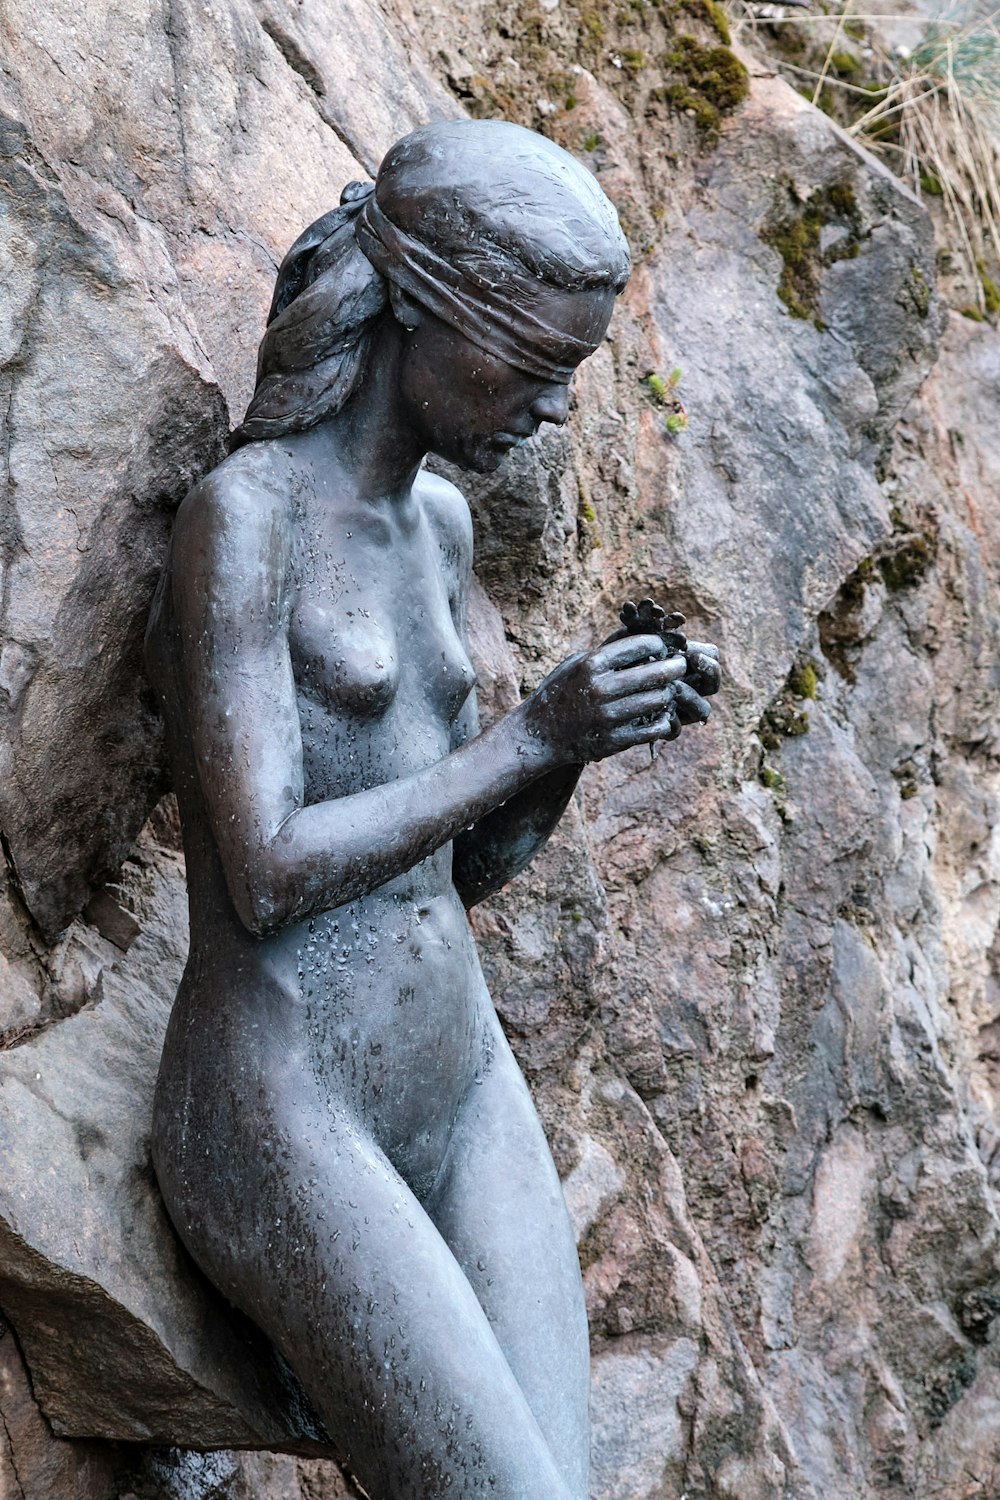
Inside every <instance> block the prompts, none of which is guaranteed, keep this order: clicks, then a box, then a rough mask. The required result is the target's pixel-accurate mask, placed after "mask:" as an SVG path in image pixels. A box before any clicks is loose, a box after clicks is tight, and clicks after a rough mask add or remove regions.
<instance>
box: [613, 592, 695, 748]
mask: <svg viewBox="0 0 1000 1500" xmlns="http://www.w3.org/2000/svg"><path fill="white" fill-rule="evenodd" d="M618 618H619V619H620V620H621V622H622V628H621V630H618V631H616V632H615V634H614V635H613V636H611V637H610V638H609V639H610V640H612V641H617V640H621V639H622V638H623V637H626V636H631V637H633V638H635V639H638V638H645V637H648V636H649V635H656V636H658V637H659V638H660V639H661V640H662V641H663V642H664V643H665V645H666V647H667V649H668V651H670V652H671V653H673V652H682V653H683V654H684V656H685V658H686V666H685V670H684V677H683V681H681V682H679V683H678V684H677V690H676V702H677V718H678V722H679V723H680V724H704V723H705V720H706V719H707V718H708V716H709V714H710V713H711V705H710V704H708V703H706V702H705V699H706V698H709V697H711V695H712V694H713V693H717V692H718V691H719V683H720V681H721V677H722V669H721V667H720V665H719V648H718V647H717V646H713V645H711V644H710V643H708V642H704V641H689V640H688V638H687V636H686V635H685V634H684V632H683V631H682V630H681V628H680V627H681V626H682V625H683V624H684V616H683V615H682V614H680V613H679V612H677V611H674V612H673V613H668V612H667V611H666V610H665V609H664V608H663V606H662V604H657V603H656V601H655V600H654V599H642V600H640V602H639V603H638V604H636V603H635V601H634V600H632V599H626V601H625V603H624V604H623V605H622V608H621V613H620V614H619V616H618Z"/></svg>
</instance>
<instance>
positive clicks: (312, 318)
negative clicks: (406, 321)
mask: <svg viewBox="0 0 1000 1500" xmlns="http://www.w3.org/2000/svg"><path fill="white" fill-rule="evenodd" d="M371 192H372V184H371V183H361V182H351V183H348V185H347V187H346V188H345V189H344V191H343V193H342V194H341V198H340V207H339V208H335V209H333V210H332V211H331V212H330V213H327V214H324V215H323V217H322V218H321V219H317V220H316V222H315V223H314V224H310V226H309V228H308V229H306V230H305V231H304V232H303V233H302V234H300V235H299V237H298V239H297V240H296V241H295V244H294V245H293V246H292V248H291V249H290V250H289V252H288V254H287V255H286V256H285V258H284V260H283V261H282V262H281V266H280V267H279V270H278V279H277V282H276V284H275V288H274V298H273V300H272V302H271V311H270V313H269V314H268V319H267V332H266V333H265V335H264V338H263V340H262V342H261V346H260V352H259V354H258V356H257V385H256V389H255V390H254V394H253V399H252V401H251V402H250V405H249V406H248V407H247V412H246V416H245V417H244V418H243V421H242V423H241V424H240V426H239V427H237V429H236V431H235V432H234V433H233V434H232V436H231V437H230V439H229V451H230V452H233V451H234V450H235V449H236V448H240V447H242V446H243V444H244V443H252V442H256V441H258V440H259V439H261V438H276V437H284V436H285V435H286V434H287V433H290V432H303V431H305V429H306V428H307V427H313V426H315V424H316V423H317V422H322V421H323V420H324V419H325V418H327V417H332V416H334V415H335V414H336V413H337V412H338V411H339V410H340V409H341V407H342V406H343V405H344V403H345V401H346V400H347V398H348V396H350V394H351V392H352V391H353V390H354V388H355V386H356V384H357V382H358V379H359V376H360V374H361V371H362V368H363V365H364V359H365V355H366V353H367V350H368V345H369V342H370V338H371V333H372V331H373V329H374V326H375V323H376V321H377V320H378V318H379V317H380V316H381V314H382V312H383V311H384V309H385V307H386V305H387V303H388V289H387V287H386V283H385V281H384V280H383V278H382V277H381V276H380V275H379V273H378V272H377V271H376V270H375V269H374V267H373V266H372V264H371V262H370V261H369V260H367V259H366V258H365V256H364V255H363V254H362V253H361V250H360V249H359V248H358V242H357V240H356V239H355V237H354V220H355V219H356V218H357V216H358V214H359V213H360V212H361V209H362V208H363V206H364V204H365V201H366V200H367V199H368V197H369V196H370V194H371Z"/></svg>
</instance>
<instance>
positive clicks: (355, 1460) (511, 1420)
mask: <svg viewBox="0 0 1000 1500" xmlns="http://www.w3.org/2000/svg"><path fill="white" fill-rule="evenodd" d="M275 1119H276V1117H275V1116H274V1115H272V1125H273V1124H274V1123H275ZM244 1187H245V1192H246V1194H247V1198H248V1201H249V1200H251V1199H252V1201H253V1202H254V1207H255V1210H256V1214H255V1217H256V1218H257V1222H258V1223H260V1224H263V1225H267V1233H266V1236H264V1237H262V1238H261V1240H260V1242H259V1244H258V1245H257V1246H256V1247H254V1246H252V1245H250V1244H249V1243H246V1242H245V1243H244V1245H243V1246H242V1248H241V1250H240V1252H239V1254H238V1255H237V1256H236V1257H235V1258H234V1257H233V1256H232V1254H231V1253H230V1255H229V1257H228V1264H227V1265H225V1266H223V1265H220V1266H219V1267H218V1268H215V1267H212V1266H206V1267H205V1269H206V1270H208V1272H209V1274H210V1275H212V1274H213V1271H214V1272H215V1274H216V1279H217V1280H218V1281H219V1283H220V1284H221V1285H222V1286H223V1287H224V1289H225V1290H226V1291H227V1292H228V1294H229V1295H230V1296H231V1297H232V1299H233V1301H234V1302H236V1303H237V1305H238V1306H240V1307H242V1309H243V1310H244V1311H245V1312H247V1313H248V1314H249V1315H250V1316H251V1317H252V1318H253V1319H254V1320H255V1321H256V1322H257V1323H259V1324H260V1326H261V1327H262V1328H263V1329H264V1331H265V1332H266V1333H267V1334H268V1335H269V1336H270V1337H271V1339H272V1340H273V1342H274V1343H275V1344H276V1345H277V1346H278V1348H280V1350H281V1352H282V1353H283V1354H284V1356H285V1358H286V1359H287V1360H288V1362H289V1364H290V1365H291V1366H292V1368H293V1370H294V1371H295V1373H296V1374H297V1375H298V1377H299V1379H300V1380H301V1382H302V1385H303V1387H304V1388H305V1390H306V1392H307V1393H308V1395H309V1397H310V1399H311V1400H312V1401H313V1403H314V1404H315V1406H316V1409H317V1411H318V1412H319V1413H320V1415H321V1417H322V1418H323V1421H324V1423H325V1424H326V1426H327V1428H328V1430H329V1432H330V1434H331V1436H332V1437H333V1438H334V1440H335V1442H336V1444H337V1447H338V1449H339V1450H340V1452H341V1454H342V1456H343V1457H344V1459H345V1461H346V1462H347V1463H348V1464H349V1465H350V1467H351V1469H352V1470H353V1472H354V1473H355V1474H356V1476H357V1477H358V1479H359V1480H360V1481H361V1483H362V1484H363V1486H364V1488H365V1490H366V1491H367V1492H368V1494H370V1495H372V1496H373V1497H375V1500H432V1497H441V1500H443V1497H445V1496H449V1495H453V1494H459V1493H465V1492H466V1490H467V1489H468V1490H472V1491H474V1492H475V1493H478V1492H479V1491H480V1490H482V1491H483V1493H488V1494H490V1495H492V1496H493V1497H494V1500H529V1497H531V1500H535V1497H536V1496H537V1495H539V1494H545V1495H547V1496H552V1497H553V1500H570V1496H569V1491H568V1490H567V1489H566V1487H565V1485H564V1483H563V1481H562V1478H561V1476H560V1474H559V1472H558V1470H557V1468H556V1466H555V1464H554V1462H553V1459H552V1456H551V1454H550V1452H549V1449H548V1446H547V1444H546V1442H545V1440H544V1438H543V1436H542V1433H541V1432H540V1430H539V1427H538V1424H537V1422H536V1420H535V1418H534V1416H533V1414H532V1412H531V1410H530V1408H529V1405H528V1403H527V1401H526V1399H525V1397H524V1394H523V1393H522V1391H521V1389H520V1388H519V1386H518V1383H517V1381H516V1380H515V1378H514V1376H513V1374H512V1373H511V1370H510V1367H509V1365H508V1363H507V1360H506V1359H505V1357H504V1354H503V1352H502V1350H501V1349H500V1346H499V1344H498V1342H497V1339H496V1336H495V1334H494V1332H493V1330H492V1329H491V1327H490V1325H489V1322H488V1321H487V1318H486V1316H485V1314H484V1312H483V1309H482V1307H481V1306H480V1304H479V1302H478V1300H477V1298H476V1296H475V1294H474V1292H473V1291H472V1288H471V1287H470V1285H469V1282H468V1280H467V1278H466V1276H465V1275H464V1274H463V1271H462V1269H461V1267H460V1266H459V1264H458V1262H457V1261H456V1259H455V1257H454V1255H453V1254H452V1252H451V1250H450V1249H449V1248H448V1245H447V1244H446V1243H445V1241H444V1240H443V1238H442V1237H441V1235H440V1233H439V1232H438V1230H437V1228H436V1227H435V1226H434V1224H433V1223H432V1221H431V1219H430V1218H429V1217H428V1215H427V1214H426V1212H425V1210H424V1209H423V1208H422V1206H421V1205H420V1203H419V1202H418V1200H417V1199H416V1198H415V1197H414V1195H413V1193H412V1192H411V1191H410V1189H409V1187H408V1186H407V1184H406V1183H405V1182H404V1181H403V1179H402V1178H401V1177H400V1176H399V1174H398V1172H397V1171H396V1170H395V1168H394V1167H393V1166H392V1165H391V1163H390V1162H389V1161H388V1160H387V1158H386V1157H385V1155H384V1154H383V1153H382V1152H381V1151H380V1149H379V1148H378V1146H377V1145H376V1144H375V1142H374V1141H373V1140H372V1139H371V1138H370V1137H369V1136H368V1135H366V1134H365V1133H364V1132H363V1131H362V1130H361V1129H360V1127H358V1126H357V1125H354V1124H349V1123H347V1122H346V1118H345V1117H341V1118H340V1119H339V1120H338V1119H333V1118H331V1117H330V1116H329V1115H328V1114H326V1113H325V1112H324V1113H322V1114H318V1115H310V1116H308V1117H307V1116H305V1115H304V1114H303V1113H302V1111H301V1110H300V1109H296V1111H295V1113H294V1117H293V1118H291V1119H287V1120H286V1121H285V1122H284V1127H283V1128H281V1129H278V1130H275V1133H274V1134H273V1135H272V1136H271V1139H270V1142H269V1149H268V1151H267V1153H266V1154H263V1153H262V1155H261V1158H260V1169H259V1171H257V1172H255V1173H253V1180H252V1181H247V1182H246V1183H245V1185H244Z"/></svg>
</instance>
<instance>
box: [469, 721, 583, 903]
mask: <svg viewBox="0 0 1000 1500" xmlns="http://www.w3.org/2000/svg"><path fill="white" fill-rule="evenodd" d="M477 729H478V723H477V714H476V706H475V693H472V694H470V696H469V701H468V702H467V704H466V708H465V710H464V711H463V715H462V719H461V721H460V723H459V725H456V730H457V731H458V737H463V738H464V736H465V735H466V734H467V735H468V736H469V737H470V738H471V737H472V736H474V735H475V733H476V732H477ZM582 770H583V766H582V764H581V765H567V766H559V767H558V769H557V770H555V771H549V772H548V774H547V775H545V776H540V777H539V778H538V780H537V781H533V782H532V783H531V785H530V786H527V787H525V788H524V790H523V791H521V792H518V793H517V794H516V795H515V796H513V797H510V798H509V799H508V800H507V801H506V802H505V803H503V805H502V806H500V807H497V808H494V810H493V811H492V812H490V813H487V814H486V816H485V817H483V818H480V819H479V822H478V823H474V824H473V826H472V827H471V828H467V829H465V830H464V832H462V833H460V834H459V835H458V836H457V837H456V839H455V840H454V842H453V844H452V878H453V880H454V882H455V889H456V890H457V891H458V894H459V896H460V897H461V898H462V901H463V903H464V904H465V906H466V907H469V906H475V905H476V904H477V903H478V902H480V901H484V900H485V899H486V897H487V896H491V895H492V894H493V892H494V891H498V890H499V889H500V887H501V886H504V885H506V884H507V882H508V881H509V880H513V879H514V876H515V875H518V874H520V872H521V871H522V870H523V869H524V867H525V866H526V865H528V864H530V863H531V861H532V860H533V859H534V857H535V855H536V854H537V853H538V851H539V849H541V848H542V846H543V844H545V843H546V841H547V840H548V837H549V835H550V834H551V832H552V830H553V829H554V828H555V826H556V824H557V823H558V822H559V819H560V818H561V817H562V815H563V813H564V812H565V811H566V808H567V806H568V804H569V799H570V798H571V797H572V795H573V792H574V790H575V788H576V784H577V782H578V781H579V779H580V772H581V771H582Z"/></svg>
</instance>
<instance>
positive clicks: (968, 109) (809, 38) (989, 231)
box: [731, 0, 1000, 317]
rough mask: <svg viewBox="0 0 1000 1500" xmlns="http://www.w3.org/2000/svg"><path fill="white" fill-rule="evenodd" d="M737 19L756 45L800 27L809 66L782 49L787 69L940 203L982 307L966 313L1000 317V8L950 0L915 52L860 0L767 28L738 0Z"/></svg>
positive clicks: (958, 266) (959, 267)
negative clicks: (855, 45)
mask: <svg viewBox="0 0 1000 1500" xmlns="http://www.w3.org/2000/svg"><path fill="white" fill-rule="evenodd" d="M731 10H732V12H733V21H734V25H735V26H736V27H737V28H738V30H739V31H742V32H746V31H747V30H749V31H750V32H751V33H752V38H751V39H755V40H757V41H758V43H759V41H760V40H761V35H760V32H761V30H762V29H766V30H767V31H769V32H770V33H771V34H772V35H774V34H776V33H777V32H778V29H779V28H781V29H782V30H783V29H784V28H786V27H789V28H791V27H794V28H795V35H796V40H797V41H798V39H799V38H801V39H802V46H801V47H800V48H799V54H800V60H798V61H792V60H791V56H790V55H789V52H790V49H788V48H785V49H784V55H783V56H780V57H779V58H778V62H779V66H780V67H781V68H782V70H785V69H787V70H788V71H789V72H790V73H791V74H792V75H793V78H794V80H795V81H796V83H797V85H798V86H799V88H800V91H801V92H803V93H806V92H808V93H809V94H810V95H811V97H812V100H813V102H814V103H818V104H821V105H822V106H823V107H825V108H830V111H831V113H835V114H836V115H837V117H838V118H840V119H841V121H842V123H843V124H844V125H845V126H846V128H847V129H848V131H849V132H850V133H851V134H852V135H854V136H856V137H857V139H858V140H859V141H860V142H862V143H863V144H864V145H865V146H866V147H867V148H868V149H869V150H871V151H873V152H875V153H876V154H877V155H879V156H881V157H882V158H883V159H884V160H885V161H886V163H887V165H889V166H890V167H891V168H892V170H893V171H894V172H896V174H897V175H898V176H899V177H901V178H902V179H903V180H904V181H905V182H906V183H907V185H908V186H909V187H911V188H912V189H913V191H914V192H915V193H916V194H917V196H918V197H920V198H923V199H932V200H938V202H937V204H936V206H937V207H939V208H940V210H941V216H942V218H943V224H942V225H941V226H940V227H941V231H942V233H941V238H942V239H943V240H944V241H945V243H946V245H947V248H948V250H949V252H950V257H951V270H952V271H953V272H955V273H956V279H957V280H958V281H959V282H960V283H962V284H963V285H964V286H965V287H966V288H967V289H968V295H971V297H972V298H973V305H972V306H971V307H969V308H968V309H967V311H969V312H970V313H971V314H973V315H977V314H978V316H980V317H985V316H994V315H996V314H998V313H1000V289H998V286H997V282H996V280H995V279H994V277H993V275H991V274H990V273H991V271H995V269H996V268H997V267H1000V9H989V8H988V7H984V5H983V4H982V3H981V0H953V3H952V4H950V5H948V6H947V8H946V9H945V10H944V11H943V12H942V14H941V15H940V16H938V17H936V18H935V19H934V20H932V21H930V22H928V24H927V25H926V27H925V29H924V32H923V35H922V37H921V39H920V41H919V43H918V45H917V46H915V47H914V48H913V49H912V50H911V51H909V52H904V51H903V50H892V49H891V48H890V47H889V46H888V45H887V44H886V43H885V41H884V40H883V39H882V38H881V37H880V34H879V32H878V30H877V29H874V30H873V29H871V28H872V27H875V28H877V27H878V25H879V23H882V24H884V23H885V22H886V21H889V20H893V19H897V18H894V17H887V16H884V15H883V16H879V15H866V14H864V13H862V12H861V11H860V10H855V9H853V8H852V3H851V0H847V3H845V4H842V5H841V7H840V9H839V10H837V9H831V10H830V11H829V12H828V13H827V14H823V15H817V14H810V15H804V14H802V13H801V12H800V13H798V14H794V15H788V14H785V15H779V16H773V15H772V16H768V17H767V19H766V20H762V19H761V16H760V14H759V12H760V7H759V6H750V5H748V4H746V3H744V0H733V3H732V6H731ZM898 19H905V20H909V21H912V20H913V19H914V16H913V14H912V13H910V14H909V15H907V16H905V17H899V18H898ZM785 34H786V35H787V33H785ZM859 37H862V38H863V41H864V46H863V48H862V49H861V50H862V53H863V58H864V69H865V70H867V72H868V74H869V75H870V76H868V77H867V78H862V77H861V76H860V75H861V73H862V61H861V59H860V58H858V59H856V60H857V62H858V67H857V68H853V67H852V68H848V67H846V66H845V58H846V59H847V60H848V61H850V60H852V57H853V54H851V53H850V52H849V51H848V52H845V51H844V48H845V43H846V44H848V46H849V44H850V41H851V39H852V38H853V39H857V38H859ZM809 43H811V46H810V45H808V44H809ZM769 50H770V49H769ZM805 63H811V64H812V66H805V65H804V64H805ZM831 91H833V96H834V98H835V99H836V104H835V107H831V106H830V104H829V103H828V101H829V99H830V97H831Z"/></svg>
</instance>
